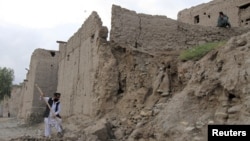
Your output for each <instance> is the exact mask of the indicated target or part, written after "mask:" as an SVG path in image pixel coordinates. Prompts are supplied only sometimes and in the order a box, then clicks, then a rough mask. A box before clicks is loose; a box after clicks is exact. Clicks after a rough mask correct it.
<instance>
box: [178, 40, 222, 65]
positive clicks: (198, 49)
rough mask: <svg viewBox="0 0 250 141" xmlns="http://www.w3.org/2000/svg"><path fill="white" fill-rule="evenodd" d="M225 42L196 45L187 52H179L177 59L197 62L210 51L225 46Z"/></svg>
mask: <svg viewBox="0 0 250 141" xmlns="http://www.w3.org/2000/svg"><path fill="white" fill-rule="evenodd" d="M225 43H226V42H224V41H223V42H211V43H205V44H202V45H198V46H195V47H192V48H189V49H187V50H184V51H183V52H181V54H180V56H179V58H180V60H182V61H188V60H195V61H197V60H199V59H200V58H202V57H203V56H205V55H206V54H207V53H208V52H210V51H211V50H213V49H215V48H218V47H220V46H223V45H225Z"/></svg>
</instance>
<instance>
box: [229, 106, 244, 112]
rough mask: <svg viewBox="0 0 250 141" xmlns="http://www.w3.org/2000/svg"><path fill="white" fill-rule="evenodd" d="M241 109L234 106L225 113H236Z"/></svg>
mask: <svg viewBox="0 0 250 141" xmlns="http://www.w3.org/2000/svg"><path fill="white" fill-rule="evenodd" d="M241 107H242V106H241V105H235V106H233V107H231V108H229V109H228V111H227V112H228V114H234V113H237V112H239V111H240V110H241Z"/></svg>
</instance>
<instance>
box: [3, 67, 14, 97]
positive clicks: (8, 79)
mask: <svg viewBox="0 0 250 141" xmlns="http://www.w3.org/2000/svg"><path fill="white" fill-rule="evenodd" d="M13 80H14V70H13V69H10V68H6V67H4V68H1V67H0V100H2V99H3V98H4V96H5V95H7V96H10V93H11V88H12V82H13Z"/></svg>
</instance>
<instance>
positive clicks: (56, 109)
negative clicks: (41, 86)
mask: <svg viewBox="0 0 250 141" xmlns="http://www.w3.org/2000/svg"><path fill="white" fill-rule="evenodd" d="M41 97H43V99H44V101H45V102H47V103H48V104H47V107H46V110H45V112H44V124H45V131H44V135H45V137H50V136H51V127H52V126H54V127H55V128H56V130H57V132H58V136H59V137H62V135H63V134H62V126H61V122H62V119H61V116H60V111H61V104H60V97H61V94H60V93H54V97H53V98H51V97H44V95H42V96H41ZM48 105H49V106H50V107H49V106H48Z"/></svg>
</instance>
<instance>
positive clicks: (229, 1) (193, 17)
mask: <svg viewBox="0 0 250 141" xmlns="http://www.w3.org/2000/svg"><path fill="white" fill-rule="evenodd" d="M220 11H223V13H225V14H226V15H228V16H229V21H230V23H231V25H232V26H234V27H239V26H241V27H244V26H248V27H249V26H250V2H249V0H213V1H211V2H209V3H205V4H200V5H197V6H194V7H191V8H189V9H184V10H182V11H180V12H179V13H178V21H180V22H184V23H189V24H195V25H203V26H216V25H217V19H218V16H219V12H220Z"/></svg>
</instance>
